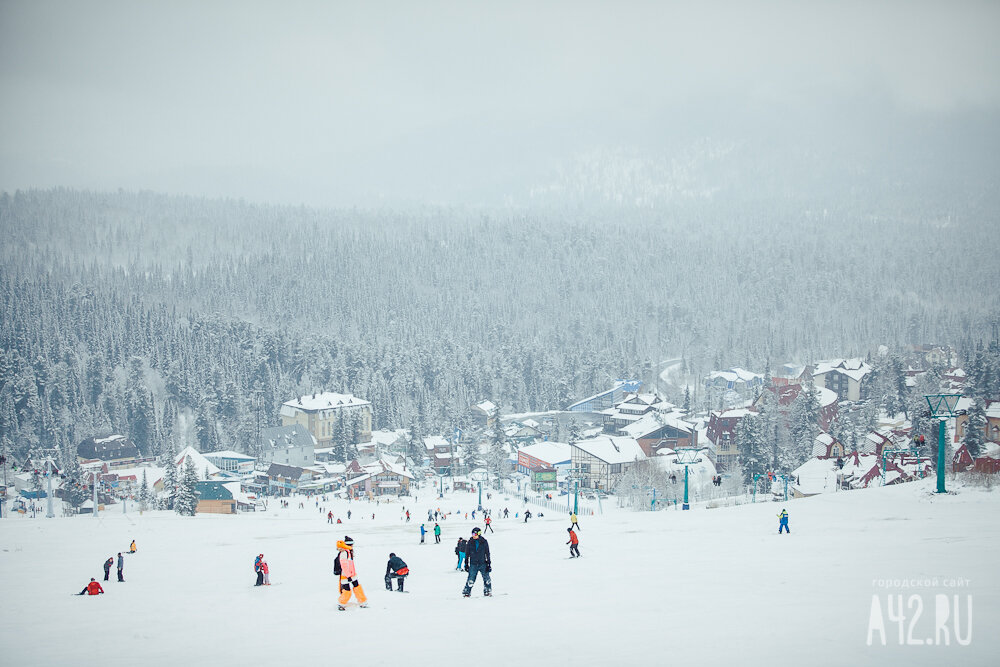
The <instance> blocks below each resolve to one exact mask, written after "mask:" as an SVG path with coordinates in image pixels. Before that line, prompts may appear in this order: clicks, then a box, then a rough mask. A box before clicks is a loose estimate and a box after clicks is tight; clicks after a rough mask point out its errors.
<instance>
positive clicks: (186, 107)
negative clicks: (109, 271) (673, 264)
mask: <svg viewBox="0 0 1000 667" xmlns="http://www.w3.org/2000/svg"><path fill="white" fill-rule="evenodd" d="M148 5H152V6H148ZM998 29H1000V3H998V2H917V1H906V2H877V1H875V0H868V1H864V2H856V3H855V2H846V1H836V2H824V3H819V2H808V1H806V0H795V1H789V2H753V1H752V0H744V1H740V2H711V1H709V2H687V3H671V2H664V1H653V2H635V1H628V0H625V1H615V2H611V1H609V2H581V1H579V0H574V1H559V2H539V1H537V0H536V1H529V2H518V1H514V2H511V1H499V0H490V1H476V0H465V1H454V2H428V1H413V0H407V1H401V2H374V1H366V2H358V1H356V0H351V1H347V2H338V1H333V0H330V1H325V2H260V3H258V2H232V3H217V2H178V1H171V2H161V3H138V2H131V1H126V2H104V1H98V2H45V1H33V2H29V1H24V2H10V1H3V2H0V119H2V123H0V190H7V191H12V190H14V189H17V188H26V187H50V186H57V185H63V186H70V187H78V188H91V189H102V190H106V189H112V190H113V189H117V188H119V187H124V188H127V189H137V188H145V189H153V190H157V191H164V192H170V193H187V194H198V195H209V196H230V197H246V198H248V199H252V200H256V201H271V202H287V203H300V202H303V203H307V204H312V205H327V204H334V205H340V204H354V203H370V202H371V201H372V200H373V198H377V197H384V198H385V200H386V201H389V202H398V201H411V202H412V201H417V202H419V201H430V202H438V203H440V202H491V201H500V200H502V198H503V196H504V195H508V194H513V195H518V194H521V193H523V192H525V191H526V190H527V188H529V187H530V186H531V185H532V184H533V183H535V182H536V181H537V180H538V179H544V178H545V174H546V173H547V172H548V171H551V169H552V168H553V165H555V164H558V163H560V162H561V161H565V160H572V159H573V158H574V156H577V155H580V154H585V153H588V152H592V151H594V150H606V149H624V150H629V151H641V152H643V153H644V154H654V155H656V154H665V153H669V151H671V150H674V149H675V148H676V147H677V146H679V145H684V144H685V142H688V141H691V140H693V139H697V138H699V137H723V138H732V137H734V136H737V137H738V136H739V135H740V134H741V133H748V134H753V133H765V134H766V133H768V132H770V133H771V135H772V138H776V140H778V141H783V140H787V141H789V142H791V143H794V142H795V141H796V140H797V139H796V137H801V136H802V135H801V134H797V131H796V129H795V128H800V129H801V128H809V127H813V131H815V125H814V124H815V122H816V120H817V119H819V120H821V121H822V122H823V123H830V124H831V125H833V126H834V127H832V128H831V129H832V130H833V132H832V134H833V135H836V134H837V131H841V132H854V131H855V130H856V128H858V127H859V126H860V127H862V128H863V127H871V128H878V127H880V126H884V125H885V124H893V123H895V121H896V120H897V119H899V118H904V119H905V118H921V119H927V122H932V123H933V122H939V121H941V122H944V121H947V119H949V118H954V117H958V116H960V115H961V114H962V113H966V112H975V113H979V114H987V115H994V116H995V115H996V114H997V112H998V109H1000V47H998V43H1000V39H998V37H997V35H998V34H1000V30H998ZM838 123H849V125H850V127H847V126H846V125H845V126H844V127H841V128H837V127H835V126H836V125H837V124H838ZM785 127H787V128H788V133H787V134H783V133H782V128H785Z"/></svg>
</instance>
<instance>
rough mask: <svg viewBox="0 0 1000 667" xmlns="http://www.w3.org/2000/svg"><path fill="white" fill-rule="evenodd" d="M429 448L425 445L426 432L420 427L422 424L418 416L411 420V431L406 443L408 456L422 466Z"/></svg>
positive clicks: (416, 464)
mask: <svg viewBox="0 0 1000 667" xmlns="http://www.w3.org/2000/svg"><path fill="white" fill-rule="evenodd" d="M426 451H427V448H426V447H425V446H424V433H423V431H422V430H421V429H420V424H419V423H418V420H417V418H416V417H414V418H413V419H412V420H410V433H409V439H408V441H407V445H406V453H407V456H409V457H410V459H411V460H412V461H413V465H415V466H421V465H423V463H424V453H425V452H426Z"/></svg>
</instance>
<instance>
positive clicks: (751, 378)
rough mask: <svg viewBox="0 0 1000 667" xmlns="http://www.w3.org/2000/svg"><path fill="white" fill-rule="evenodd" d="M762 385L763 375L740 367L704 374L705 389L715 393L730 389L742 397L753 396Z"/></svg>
mask: <svg viewBox="0 0 1000 667" xmlns="http://www.w3.org/2000/svg"><path fill="white" fill-rule="evenodd" d="M763 386H764V376H763V375H761V374H760V373H753V372H751V371H748V370H744V369H742V368H730V369H728V370H724V371H712V372H711V373H709V374H708V375H707V376H705V389H706V390H708V391H712V390H715V392H716V393H720V392H727V391H732V392H735V393H736V394H737V395H738V396H741V397H743V398H746V397H749V396H753V395H754V394H755V393H756V392H757V391H758V390H759V389H760V388H761V387H763Z"/></svg>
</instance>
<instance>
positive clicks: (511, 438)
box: [504, 419, 545, 445]
mask: <svg viewBox="0 0 1000 667" xmlns="http://www.w3.org/2000/svg"><path fill="white" fill-rule="evenodd" d="M539 427H540V424H539V423H538V422H536V421H535V420H534V419H525V420H524V421H514V422H511V423H510V424H509V425H508V426H507V427H505V428H504V434H505V435H506V436H507V442H511V443H514V444H517V445H529V444H531V443H533V442H535V441H536V440H541V439H542V438H544V437H545V434H544V433H542V429H541V428H539Z"/></svg>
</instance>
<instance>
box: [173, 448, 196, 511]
mask: <svg viewBox="0 0 1000 667" xmlns="http://www.w3.org/2000/svg"><path fill="white" fill-rule="evenodd" d="M197 485H198V471H197V470H195V467H194V460H193V459H192V458H191V457H190V456H189V457H188V458H187V461H186V462H185V463H184V475H183V477H182V478H181V481H180V484H179V485H178V488H177V499H176V500H175V501H174V511H175V512H177V513H178V514H180V515H182V516H194V514H195V510H197V508H198V493H197V490H196V489H197Z"/></svg>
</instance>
